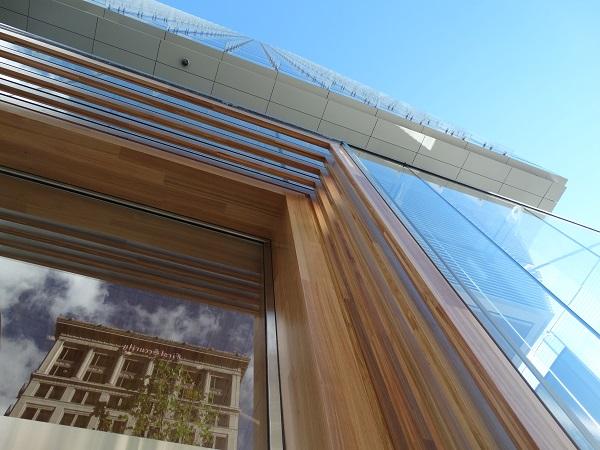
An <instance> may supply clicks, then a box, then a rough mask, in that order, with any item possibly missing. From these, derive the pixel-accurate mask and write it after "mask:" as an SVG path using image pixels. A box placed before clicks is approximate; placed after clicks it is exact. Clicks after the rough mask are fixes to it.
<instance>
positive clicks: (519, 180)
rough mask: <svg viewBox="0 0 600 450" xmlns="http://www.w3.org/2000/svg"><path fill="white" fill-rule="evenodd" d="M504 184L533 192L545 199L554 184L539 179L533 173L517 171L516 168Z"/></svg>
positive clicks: (509, 173) (511, 171)
mask: <svg viewBox="0 0 600 450" xmlns="http://www.w3.org/2000/svg"><path fill="white" fill-rule="evenodd" d="M504 183H505V184H508V185H510V186H512V187H516V188H518V189H521V190H524V191H527V192H531V193H532V194H535V195H537V196H539V197H543V196H544V195H545V194H546V192H548V189H549V188H550V185H551V184H552V182H551V181H550V180H546V179H544V178H542V177H538V176H537V175H533V174H532V173H527V172H525V171H524V170H521V169H517V168H516V167H513V168H511V169H510V172H508V175H507V176H506V180H504Z"/></svg>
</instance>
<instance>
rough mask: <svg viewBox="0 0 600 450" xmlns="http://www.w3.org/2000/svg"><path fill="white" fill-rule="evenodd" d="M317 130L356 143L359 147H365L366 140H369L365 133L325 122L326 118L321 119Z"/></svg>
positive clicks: (325, 134)
mask: <svg viewBox="0 0 600 450" xmlns="http://www.w3.org/2000/svg"><path fill="white" fill-rule="evenodd" d="M317 131H318V132H319V133H321V134H323V135H324V136H327V137H330V138H334V139H339V140H341V141H345V142H347V143H349V144H352V145H356V146H357V147H360V148H365V147H366V146H367V142H369V136H367V135H366V134H362V133H359V132H357V131H354V130H350V129H349V128H345V127H341V126H339V125H336V124H335V123H331V122H327V121H326V120H321V124H320V125H319V129H318V130H317Z"/></svg>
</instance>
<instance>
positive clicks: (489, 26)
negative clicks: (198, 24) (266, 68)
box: [162, 0, 600, 228]
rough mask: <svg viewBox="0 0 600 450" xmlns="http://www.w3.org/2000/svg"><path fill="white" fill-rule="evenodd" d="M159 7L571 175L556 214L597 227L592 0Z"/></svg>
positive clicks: (599, 147) (187, 1)
mask: <svg viewBox="0 0 600 450" xmlns="http://www.w3.org/2000/svg"><path fill="white" fill-rule="evenodd" d="M162 1H163V3H167V4H169V5H172V6H174V7H176V8H179V9H181V10H184V11H187V12H190V13H192V14H195V15H197V16H200V17H202V18H204V19H207V20H210V21H212V22H215V23H218V24H220V25H223V26H226V27H228V28H231V29H233V30H236V31H238V32H240V33H242V34H246V35H248V36H251V37H254V38H256V39H259V40H262V41H265V42H268V43H269V44H272V45H274V46H276V47H281V48H284V49H286V50H290V51H292V52H294V53H297V54H299V55H301V56H304V57H306V58H308V59H311V60H313V61H314V62H317V63H319V64H322V65H324V66H326V67H329V68H331V69H333V70H335V71H337V72H340V73H341V74H343V75H346V76H348V77H350V78H353V79H355V80H357V81H360V82H362V83H364V84H367V85H369V86H371V87H373V88H376V89H378V90H380V91H382V92H384V93H387V94H389V95H391V96H392V97H395V98H397V99H398V100H402V101H405V102H407V103H409V104H411V105H412V106H414V107H415V108H417V109H419V110H422V111H424V112H427V113H430V114H431V115H433V116H436V117H438V118H440V119H442V120H444V121H447V122H450V123H453V124H456V125H457V126H459V127H462V128H464V129H466V130H468V131H470V132H472V133H474V134H476V135H478V136H481V137H483V138H485V139H486V140H489V141H491V142H494V143H497V144H501V145H504V146H506V147H508V148H509V149H510V150H511V151H512V152H513V153H515V154H516V155H518V156H520V157H522V158H524V159H526V160H529V161H532V162H535V163H537V164H539V165H541V166H542V167H544V168H546V169H549V170H551V171H553V172H556V173H558V174H560V175H562V176H564V177H566V178H568V179H569V182H568V188H567V191H566V193H565V194H564V195H563V198H562V199H561V201H560V202H559V204H558V206H557V208H556V210H555V212H556V213H557V214H560V215H564V216H566V217H569V218H572V219H575V220H577V221H581V222H583V223H585V224H588V225H590V226H594V227H596V228H600V201H599V199H598V195H599V194H600V170H599V168H600V137H599V136H598V135H599V134H600V1H597V0H588V1H577V0H571V1H555V0H548V1H537V0H526V1H523V0H520V1H517V0H502V1H487V0H483V1H482V0H477V1H475V0H473V1H454V2H452V1H441V0H440V1H432V0H423V1H420V0H418V1H415V0H412V1H391V0H388V1H381V0H369V1H366V0H344V1H333V2H325V1H315V0H303V1H299V2H286V1H281V0H280V1H275V0H253V1H229V2H208V1H198V0H162Z"/></svg>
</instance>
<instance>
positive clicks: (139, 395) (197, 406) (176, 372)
mask: <svg viewBox="0 0 600 450" xmlns="http://www.w3.org/2000/svg"><path fill="white" fill-rule="evenodd" d="M196 381H197V380H194V378H193V377H192V375H191V374H190V373H189V372H188V371H186V370H184V369H183V367H182V366H181V365H178V364H173V363H169V362H166V361H163V360H156V361H155V364H154V370H153V372H152V374H151V375H146V376H145V377H144V378H143V379H141V380H140V383H139V386H138V389H137V390H136V393H135V394H134V395H133V396H132V397H131V398H130V400H129V403H128V407H127V409H126V412H127V414H128V415H129V416H130V417H131V418H132V419H133V425H132V426H131V427H129V431H130V432H131V434H132V435H133V436H140V437H149V438H153V439H159V440H163V441H169V442H179V443H183V444H197V445H202V444H203V443H208V442H210V441H211V440H212V432H211V427H212V425H213V424H214V423H215V420H216V417H217V411H216V410H215V409H214V408H213V407H212V406H211V405H210V402H209V401H208V400H209V399H208V398H207V397H206V396H205V394H204V392H203V389H202V386H198V385H197V383H196ZM196 436H198V438H196Z"/></svg>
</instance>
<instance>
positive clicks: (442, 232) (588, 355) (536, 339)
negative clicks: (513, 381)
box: [356, 151, 600, 448]
mask: <svg viewBox="0 0 600 450" xmlns="http://www.w3.org/2000/svg"><path fill="white" fill-rule="evenodd" d="M356 155H357V156H358V158H359V159H358V160H359V161H360V164H361V165H362V166H363V168H364V169H365V171H366V173H367V174H368V175H369V176H370V177H371V179H372V180H373V182H374V184H375V186H376V187H377V188H378V190H379V191H380V193H381V194H382V195H383V196H384V198H386V200H387V201H388V203H389V204H390V206H391V207H392V209H394V210H395V211H396V213H397V215H398V217H399V218H400V219H401V220H402V222H403V223H404V224H405V225H406V226H407V228H408V229H409V230H410V231H411V233H412V234H413V236H414V237H415V239H416V240H417V241H418V242H419V243H420V245H421V246H422V247H423V249H424V250H425V251H426V252H427V254H428V255H429V256H430V258H431V259H432V261H433V262H434V263H435V264H436V265H437V267H438V268H439V270H440V271H441V272H442V274H443V275H444V276H445V277H446V278H447V279H448V281H449V282H450V283H451V284H452V286H453V287H454V288H455V289H456V291H457V292H458V293H459V294H460V295H461V297H462V298H463V299H464V301H465V303H466V304H467V305H468V306H469V308H470V309H471V311H473V313H474V314H475V316H476V317H477V318H478V319H479V321H480V322H481V323H482V324H483V326H484V327H485V328H486V330H487V331H488V332H489V333H490V335H491V336H492V337H493V338H494V339H495V340H496V342H497V343H498V345H499V346H500V347H501V348H502V350H503V351H504V353H505V354H506V356H507V357H508V358H509V359H510V360H511V362H512V363H513V364H514V366H515V367H516V368H517V369H518V370H519V371H520V372H521V374H522V375H523V377H524V378H525V379H526V380H527V381H528V383H529V384H530V386H531V387H532V388H533V389H534V390H535V392H536V393H537V394H538V396H539V397H540V398H541V399H542V400H543V401H544V402H545V404H546V405H547V406H548V408H549V409H550V410H551V411H552V413H553V414H554V415H555V417H556V418H557V419H558V420H559V422H560V423H561V424H562V426H563V427H564V428H565V429H566V430H567V431H568V432H569V433H570V435H571V436H572V437H573V439H574V440H575V441H576V442H577V443H578V445H580V446H581V447H584V448H588V447H590V446H594V445H600V425H599V424H600V359H599V358H598V355H600V335H599V331H600V308H599V304H598V300H599V299H600V252H599V251H600V233H598V232H596V231H594V230H590V229H587V228H585V227H582V226H578V225H575V224H573V223H570V222H568V221H565V220H561V219H559V218H556V217H553V216H550V215H547V214H544V213H543V212H541V211H538V210H534V209H531V208H528V207H526V206H523V205H520V204H515V203H512V202H509V201H507V200H505V199H502V198H500V197H497V196H494V195H492V194H488V193H484V192H480V191H476V190H474V189H470V188H468V187H465V186H463V185H459V184H456V183H453V182H451V181H448V180H445V179H441V178H438V177H434V176H432V175H430V174H426V173H423V172H420V171H417V170H415V169H412V168H408V167H405V166H402V165H400V164H397V163H394V162H391V161H388V160H385V159H383V158H381V157H378V156H374V155H371V154H369V153H366V152H360V151H356Z"/></svg>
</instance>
